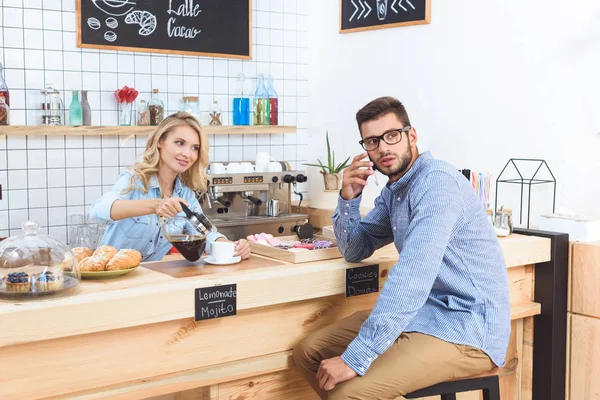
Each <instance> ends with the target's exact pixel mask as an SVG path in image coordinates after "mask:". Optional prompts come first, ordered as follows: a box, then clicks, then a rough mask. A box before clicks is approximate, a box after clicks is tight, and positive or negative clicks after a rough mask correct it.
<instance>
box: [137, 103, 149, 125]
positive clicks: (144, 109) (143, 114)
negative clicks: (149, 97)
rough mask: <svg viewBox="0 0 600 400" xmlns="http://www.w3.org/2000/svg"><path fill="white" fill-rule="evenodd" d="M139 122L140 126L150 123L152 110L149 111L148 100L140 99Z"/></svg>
mask: <svg viewBox="0 0 600 400" xmlns="http://www.w3.org/2000/svg"><path fill="white" fill-rule="evenodd" d="M137 124H138V125H140V126H146V125H150V112H149V111H148V105H147V104H146V100H142V101H140V108H139V109H138V121H137Z"/></svg>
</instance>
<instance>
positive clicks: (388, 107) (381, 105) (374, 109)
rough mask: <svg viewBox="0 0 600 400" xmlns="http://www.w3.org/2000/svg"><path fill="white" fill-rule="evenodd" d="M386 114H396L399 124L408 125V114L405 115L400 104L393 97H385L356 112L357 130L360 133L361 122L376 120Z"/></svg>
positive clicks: (404, 110)
mask: <svg viewBox="0 0 600 400" xmlns="http://www.w3.org/2000/svg"><path fill="white" fill-rule="evenodd" d="M387 113H394V114H396V116H397V117H398V119H399V120H400V122H402V125H403V126H408V125H410V120H409V119H408V114H407V113H406V109H405V108H404V106H403V105H402V103H401V102H400V101H398V99H396V98H394V97H391V96H386V97H380V98H378V99H375V100H373V101H371V102H370V103H369V104H367V105H366V106H364V107H363V108H361V109H360V110H358V112H357V113H356V122H358V129H359V130H360V131H361V132H362V130H361V125H362V123H363V122H366V121H369V120H372V119H377V118H379V117H382V116H383V115H385V114H387Z"/></svg>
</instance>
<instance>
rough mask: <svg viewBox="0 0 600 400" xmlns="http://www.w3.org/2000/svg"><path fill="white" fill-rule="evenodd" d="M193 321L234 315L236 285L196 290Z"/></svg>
mask: <svg viewBox="0 0 600 400" xmlns="http://www.w3.org/2000/svg"><path fill="white" fill-rule="evenodd" d="M194 305H195V313H194V320H195V321H201V320H204V319H213V318H221V317H228V316H230V315H236V313H237V284H235V283H234V284H231V285H221V286H212V287H206V288H198V289H196V290H195V292H194Z"/></svg>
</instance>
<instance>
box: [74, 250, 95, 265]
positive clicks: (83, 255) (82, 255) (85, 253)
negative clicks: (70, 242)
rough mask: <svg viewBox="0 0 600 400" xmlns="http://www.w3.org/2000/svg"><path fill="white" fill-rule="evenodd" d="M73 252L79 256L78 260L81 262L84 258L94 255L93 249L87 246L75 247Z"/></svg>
mask: <svg viewBox="0 0 600 400" xmlns="http://www.w3.org/2000/svg"><path fill="white" fill-rule="evenodd" d="M71 252H72V253H73V254H74V255H75V257H77V262H81V260H83V259H84V258H86V257H89V256H91V255H92V250H90V249H88V248H87V247H74V248H72V249H71Z"/></svg>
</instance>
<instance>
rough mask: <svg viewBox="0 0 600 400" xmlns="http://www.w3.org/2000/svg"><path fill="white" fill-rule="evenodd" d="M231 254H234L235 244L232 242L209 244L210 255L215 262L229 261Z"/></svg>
mask: <svg viewBox="0 0 600 400" xmlns="http://www.w3.org/2000/svg"><path fill="white" fill-rule="evenodd" d="M233 253H235V243H233V242H212V243H211V244H210V255H211V257H212V259H213V260H214V261H216V262H225V261H229V260H231V259H232V258H233Z"/></svg>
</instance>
